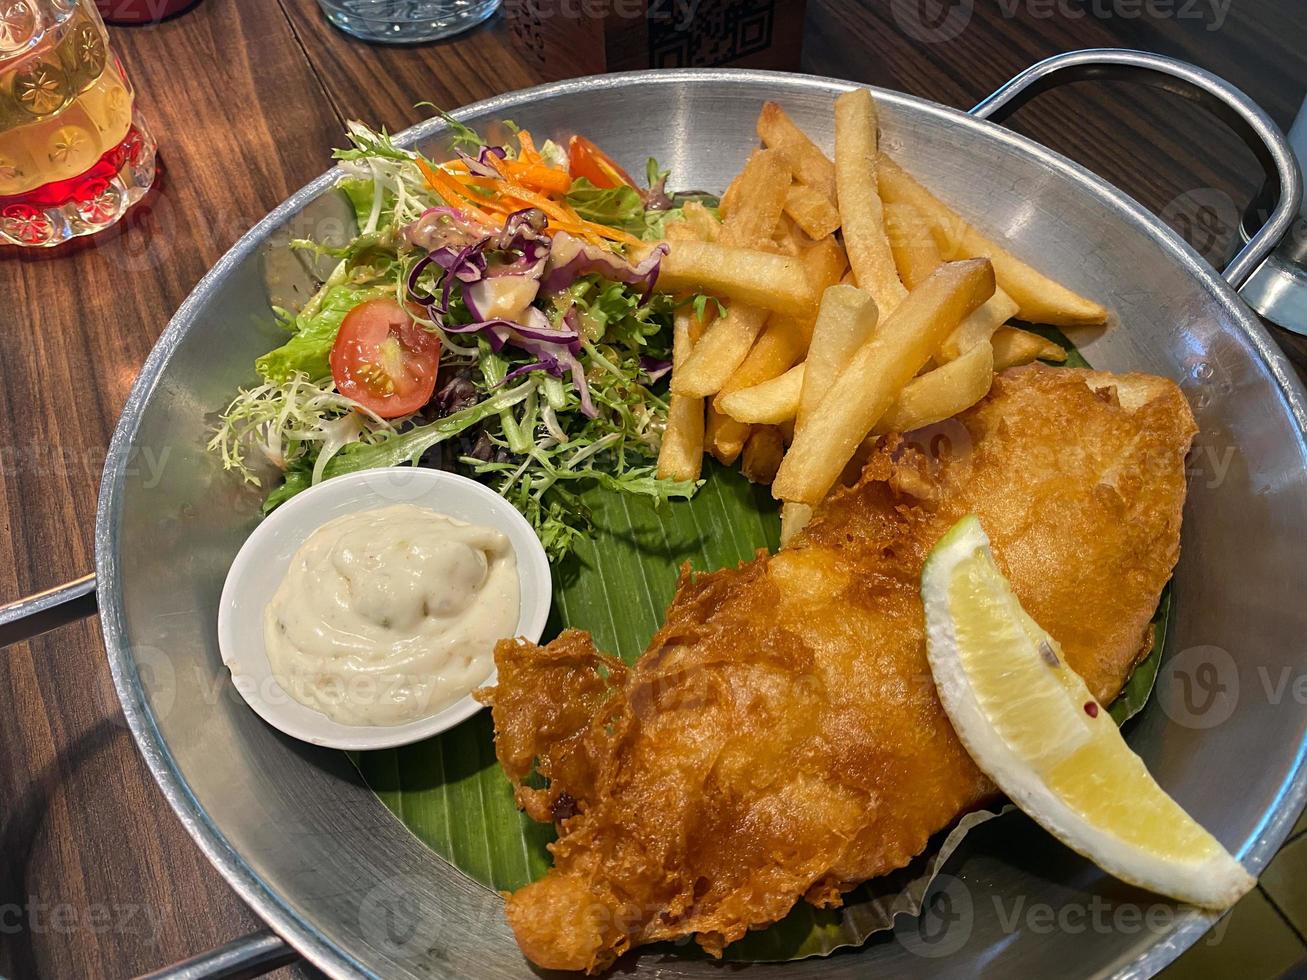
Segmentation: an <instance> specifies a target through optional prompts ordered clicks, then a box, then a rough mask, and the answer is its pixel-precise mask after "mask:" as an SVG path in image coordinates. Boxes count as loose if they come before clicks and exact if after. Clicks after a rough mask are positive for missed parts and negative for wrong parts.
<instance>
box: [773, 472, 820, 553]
mask: <svg viewBox="0 0 1307 980" xmlns="http://www.w3.org/2000/svg"><path fill="white" fill-rule="evenodd" d="M773 482H775V481H773ZM811 520H812V508H811V507H810V506H808V505H807V504H801V503H799V502H798V501H797V500H787V501H786V502H785V503H783V504H782V505H781V547H782V548H786V547H788V546H789V544H790V542H791V541H793V540H794V537H795V535H797V534H798V533H799V532H800V531H802V530H803V529H804V528H805V527H807V526H808V522H809V521H811Z"/></svg>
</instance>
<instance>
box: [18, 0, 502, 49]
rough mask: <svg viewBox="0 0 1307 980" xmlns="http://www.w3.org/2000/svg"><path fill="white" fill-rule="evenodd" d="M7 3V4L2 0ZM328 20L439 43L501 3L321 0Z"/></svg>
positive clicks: (395, 39)
mask: <svg viewBox="0 0 1307 980" xmlns="http://www.w3.org/2000/svg"><path fill="white" fill-rule="evenodd" d="M0 2H3V0H0ZM318 3H319V4H321V6H322V9H323V12H324V13H326V15H327V20H329V21H331V22H332V23H333V24H335V25H336V26H337V27H339V28H340V29H341V30H342V31H344V32H345V33H347V34H353V35H354V36H355V37H357V38H360V39H362V40H364V41H380V42H382V43H383V44H413V43H416V42H418V41H438V40H440V39H441V38H445V37H452V36H453V35H455V34H458V33H459V32H461V31H465V30H467V29H468V28H469V27H473V26H475V25H477V24H479V23H481V22H482V21H483V20H485V19H486V18H487V17H489V16H490V15H491V14H493V13H494V12H495V11H496V10H497V9H498V8H499V3H500V0H318Z"/></svg>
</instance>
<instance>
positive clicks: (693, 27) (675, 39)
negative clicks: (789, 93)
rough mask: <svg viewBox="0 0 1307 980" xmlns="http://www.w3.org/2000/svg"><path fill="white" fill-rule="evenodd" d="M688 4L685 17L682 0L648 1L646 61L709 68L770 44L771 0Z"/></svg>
mask: <svg viewBox="0 0 1307 980" xmlns="http://www.w3.org/2000/svg"><path fill="white" fill-rule="evenodd" d="M691 9H693V10H694V13H693V15H692V16H691V17H690V18H688V22H687V18H686V17H685V14H684V5H683V4H678V3H670V2H665V3H659V2H656V0H655V2H651V3H650V4H649V64H650V66H651V67H653V68H686V67H691V66H695V67H703V68H711V67H713V66H715V65H724V64H727V63H728V62H731V61H735V60H737V59H739V58H743V57H746V56H747V55H751V54H756V53H757V52H759V51H765V50H766V49H767V48H769V47H770V46H771V43H772V25H773V23H774V22H775V19H776V0H701V2H700V3H699V4H698V5H697V6H695V7H693V8H691Z"/></svg>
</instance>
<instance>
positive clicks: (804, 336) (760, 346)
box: [718, 237, 848, 397]
mask: <svg viewBox="0 0 1307 980" xmlns="http://www.w3.org/2000/svg"><path fill="white" fill-rule="evenodd" d="M800 259H801V261H802V262H803V267H804V271H805V272H806V273H807V275H808V282H809V283H810V284H811V285H812V288H813V291H814V292H815V293H816V295H818V296H820V295H821V294H822V293H823V292H824V291H825V290H826V287H827V286H833V285H834V284H835V283H836V282H838V281H839V278H840V276H841V275H842V274H843V272H844V269H845V267H846V266H847V265H848V257H847V256H846V255H845V254H844V249H843V248H841V247H840V244H839V243H838V242H837V241H836V240H835V239H834V238H833V237H828V238H824V239H822V240H821V241H819V242H817V243H816V244H814V245H812V246H811V247H810V248H808V249H807V250H805V251H804V253H803V254H802V256H800ZM811 339H812V318H811V317H794V316H780V315H774V316H772V317H771V319H769V320H768V321H767V326H766V327H765V328H764V330H763V332H762V334H761V335H760V336H759V337H758V340H757V341H756V342H755V343H754V345H753V347H752V348H750V350H749V354H748V356H747V357H745V359H744V361H743V362H742V363H741V364H740V366H739V367H738V368H736V369H735V372H734V373H733V374H732V375H731V376H730V378H729V379H727V381H726V383H725V384H724V385H722V388H721V391H722V394H725V393H727V392H731V391H738V390H739V389H740V388H750V387H752V386H753V385H756V384H761V383H762V382H764V381H770V380H771V379H772V378H776V377H779V376H780V375H782V374H784V373H785V372H786V371H787V370H789V368H791V367H793V366H794V364H796V363H797V362H798V361H799V359H800V358H801V357H803V354H804V352H805V351H806V350H807V349H808V341H809V340H811ZM718 397H720V395H719V396H718Z"/></svg>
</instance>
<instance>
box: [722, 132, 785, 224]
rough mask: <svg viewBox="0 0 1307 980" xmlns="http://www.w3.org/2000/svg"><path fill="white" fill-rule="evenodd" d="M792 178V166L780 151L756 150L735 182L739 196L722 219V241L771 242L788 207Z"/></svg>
mask: <svg viewBox="0 0 1307 980" xmlns="http://www.w3.org/2000/svg"><path fill="white" fill-rule="evenodd" d="M790 179H791V178H790V168H789V166H788V165H787V164H786V162H785V159H784V157H782V156H781V154H780V153H778V152H776V151H775V150H755V151H754V153H753V156H751V157H749V162H748V163H746V164H745V165H744V169H743V170H741V171H740V175H739V176H738V177H736V178H735V180H734V181H732V183H731V186H732V187H733V188H734V189H735V191H734V193H735V200H734V201H733V202H732V207H731V210H730V212H729V213H728V214H727V215H726V216H725V218H723V220H722V233H721V241H723V242H724V243H726V244H727V245H739V246H742V247H745V248H759V247H764V246H766V245H768V244H770V243H771V240H772V235H773V233H775V231H776V225H777V223H778V222H779V221H780V219H781V212H782V211H783V210H784V209H785V195H786V193H787V192H788V191H789V189H790Z"/></svg>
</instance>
